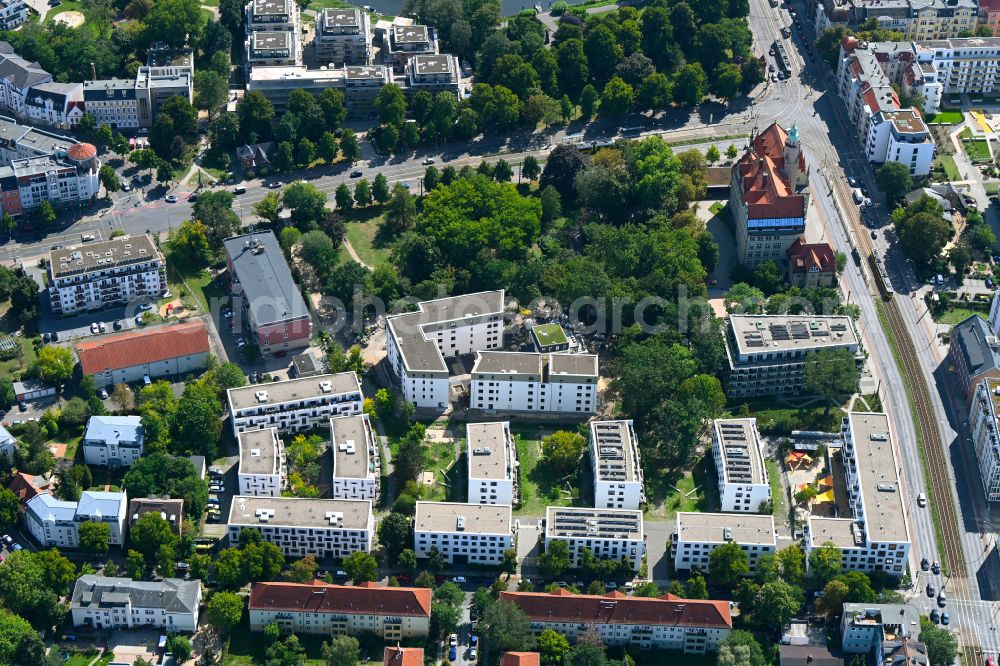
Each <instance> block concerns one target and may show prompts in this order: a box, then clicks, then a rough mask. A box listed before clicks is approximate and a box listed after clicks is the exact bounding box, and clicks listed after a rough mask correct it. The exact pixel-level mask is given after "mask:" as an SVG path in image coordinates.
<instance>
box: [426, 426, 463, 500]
mask: <svg viewBox="0 0 1000 666" xmlns="http://www.w3.org/2000/svg"><path fill="white" fill-rule="evenodd" d="M424 453H425V455H426V456H427V464H426V465H424V468H425V469H426V470H427V471H432V472H434V479H435V480H436V481H437V483H435V484H434V485H433V486H431V487H429V488H428V487H426V486H425V487H424V493H423V495H422V496H421V499H423V500H425V501H428V502H444V501H446V500H448V499H453V498H451V497H449V492H448V491H449V489H451V488H454V485H455V470H457V469H459V468H460V467H461V465H459V464H458V462H457V460H456V459H455V442H452V441H448V442H433V443H430V442H428V443H426V445H425V447H424Z"/></svg>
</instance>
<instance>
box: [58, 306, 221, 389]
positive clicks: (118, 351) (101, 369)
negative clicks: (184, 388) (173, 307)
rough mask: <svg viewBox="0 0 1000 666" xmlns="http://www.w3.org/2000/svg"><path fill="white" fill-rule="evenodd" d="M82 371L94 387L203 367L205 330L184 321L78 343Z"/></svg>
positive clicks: (199, 324)
mask: <svg viewBox="0 0 1000 666" xmlns="http://www.w3.org/2000/svg"><path fill="white" fill-rule="evenodd" d="M76 353H77V355H78V356H79V357H80V367H81V369H82V370H83V374H85V375H90V376H91V377H93V378H94V383H96V384H97V386H98V388H101V387H108V386H111V385H113V384H130V383H135V382H141V381H143V378H144V377H149V378H150V379H156V378H158V377H180V376H182V375H186V374H187V373H189V372H193V371H195V370H199V369H201V368H204V367H205V364H206V363H207V361H208V354H209V345H208V329H207V328H206V327H205V324H204V322H201V321H186V322H182V323H179V324H168V325H166V326H159V327H157V328H149V329H141V330H138V331H129V332H126V333H119V334H118V335H110V336H108V337H103V338H98V339H96V340H88V341H86V342H81V343H80V344H78V345H77V346H76Z"/></svg>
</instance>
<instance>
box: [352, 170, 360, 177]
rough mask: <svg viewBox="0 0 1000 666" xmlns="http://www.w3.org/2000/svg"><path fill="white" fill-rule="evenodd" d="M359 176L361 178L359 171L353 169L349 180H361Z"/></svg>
mask: <svg viewBox="0 0 1000 666" xmlns="http://www.w3.org/2000/svg"><path fill="white" fill-rule="evenodd" d="M361 176H362V173H361V169H355V170H354V171H352V172H351V178H361Z"/></svg>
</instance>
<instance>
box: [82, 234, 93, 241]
mask: <svg viewBox="0 0 1000 666" xmlns="http://www.w3.org/2000/svg"><path fill="white" fill-rule="evenodd" d="M94 238H95V236H94V234H81V235H80V240H81V241H83V242H84V243H89V242H90V241H92V240H94Z"/></svg>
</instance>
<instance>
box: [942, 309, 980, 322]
mask: <svg viewBox="0 0 1000 666" xmlns="http://www.w3.org/2000/svg"><path fill="white" fill-rule="evenodd" d="M972 315H979V316H980V317H982V318H983V319H986V313H985V312H980V311H979V310H969V309H967V308H952V309H951V310H948V311H947V312H945V313H944V314H943V315H941V316H940V317H935V318H934V321H936V322H937V323H939V324H948V325H949V326H954V325H955V324H957V323H958V322H960V321H962V320H963V319H966V318H968V317H971V316H972Z"/></svg>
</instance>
